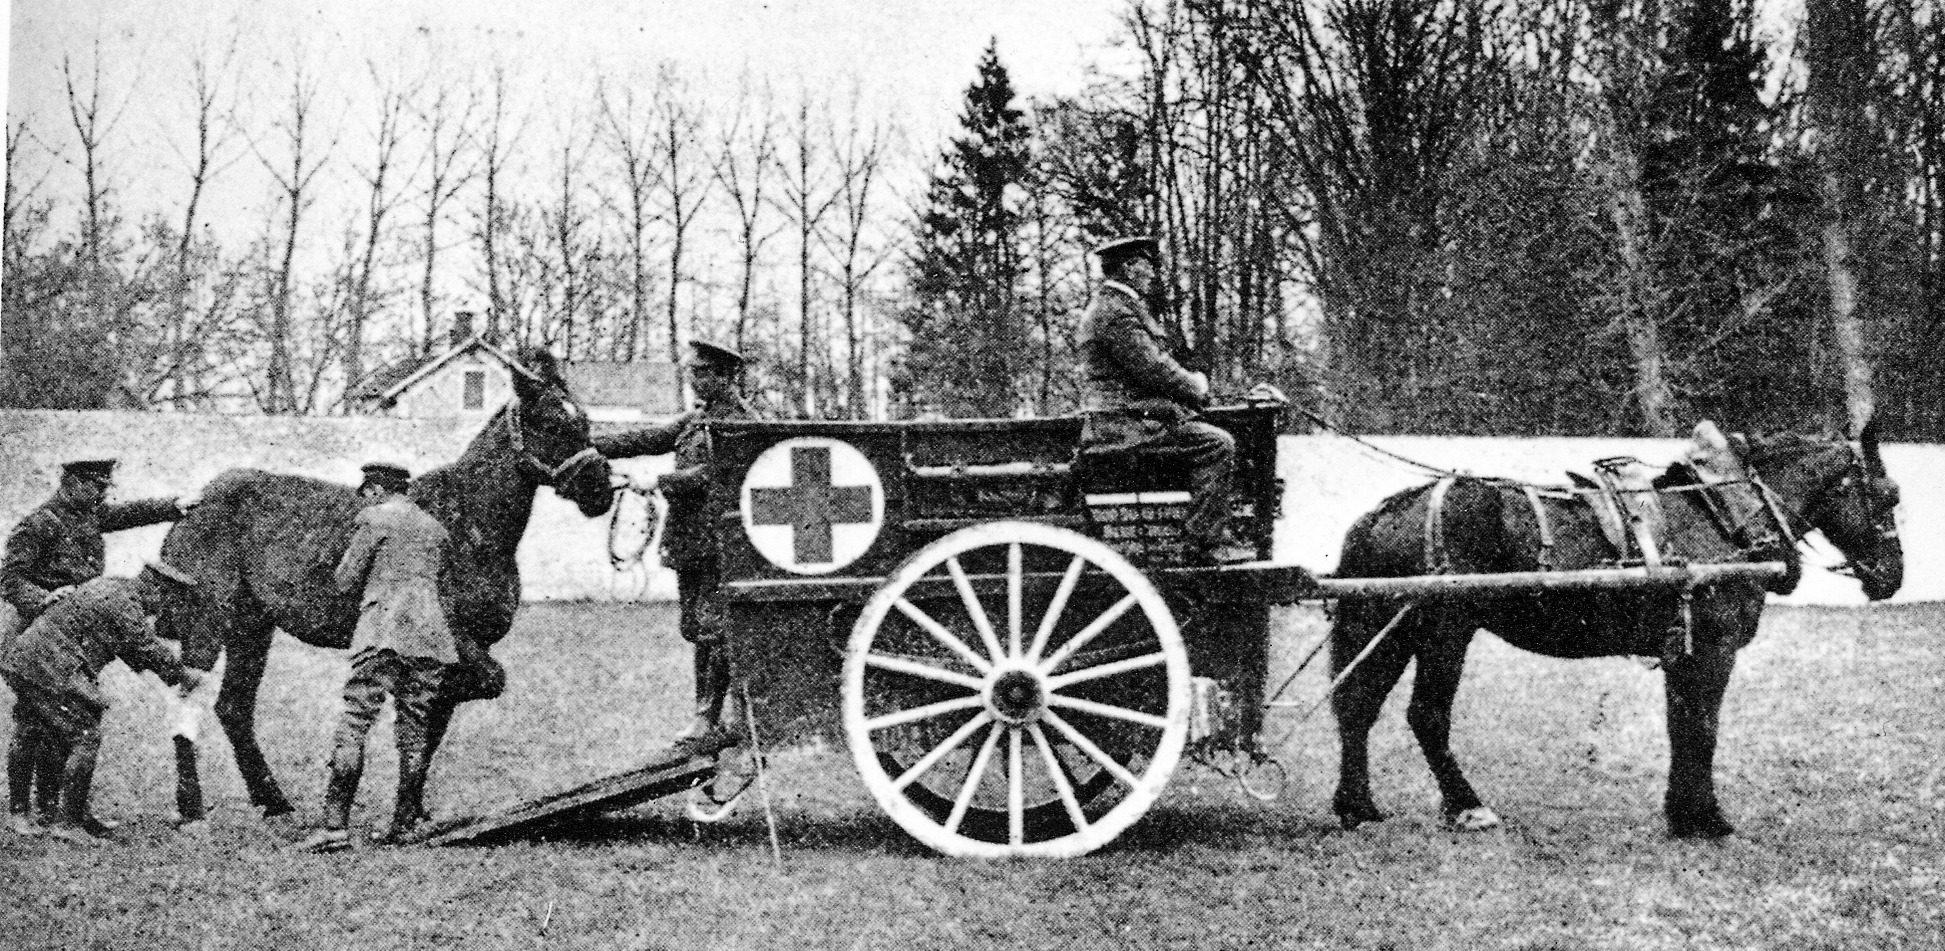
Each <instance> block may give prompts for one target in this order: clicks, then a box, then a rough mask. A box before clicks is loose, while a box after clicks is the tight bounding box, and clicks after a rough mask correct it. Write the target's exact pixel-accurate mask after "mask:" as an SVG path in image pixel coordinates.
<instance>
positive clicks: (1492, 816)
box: [1445, 806, 1499, 832]
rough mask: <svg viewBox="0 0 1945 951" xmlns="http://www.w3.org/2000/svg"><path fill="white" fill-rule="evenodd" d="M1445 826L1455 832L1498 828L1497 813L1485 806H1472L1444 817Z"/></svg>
mask: <svg viewBox="0 0 1945 951" xmlns="http://www.w3.org/2000/svg"><path fill="white" fill-rule="evenodd" d="M1445 827H1446V828H1448V829H1451V830H1453V831H1455V832H1484V831H1486V830H1487V829H1497V828H1499V813H1497V812H1494V811H1492V809H1491V808H1490V807H1487V806H1473V807H1472V808H1470V809H1467V810H1465V811H1464V812H1455V813H1453V814H1451V815H1448V816H1446V817H1445Z"/></svg>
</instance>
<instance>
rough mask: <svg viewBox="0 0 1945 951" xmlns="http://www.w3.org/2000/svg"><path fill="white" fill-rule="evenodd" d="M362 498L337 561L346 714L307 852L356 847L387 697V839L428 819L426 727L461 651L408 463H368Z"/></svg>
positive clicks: (439, 535) (438, 537) (437, 550)
mask: <svg viewBox="0 0 1945 951" xmlns="http://www.w3.org/2000/svg"><path fill="white" fill-rule="evenodd" d="M364 473H365V481H364V484H363V485H360V486H359V487H358V493H359V494H360V495H362V496H364V497H365V498H366V499H367V500H369V501H370V502H371V503H372V504H370V505H367V506H366V507H365V508H363V509H361V510H360V511H359V512H358V515H357V517H356V518H354V519H353V524H354V526H355V527H354V528H353V530H352V533H351V542H350V544H349V545H348V546H347V547H346V549H345V553H344V557H343V558H342V559H340V560H339V562H338V569H337V579H336V580H337V586H338V591H339V592H340V593H343V594H355V595H357V596H358V605H359V607H358V627H357V629H356V630H355V631H353V632H352V635H351V676H350V678H349V679H347V680H346V681H345V685H344V713H343V714H342V715H341V716H340V718H339V720H338V728H337V732H336V734H335V735H334V736H333V738H332V744H331V777H330V780H329V781H328V782H327V784H326V786H325V792H324V811H323V823H322V826H321V827H320V828H318V829H317V830H316V831H314V832H313V833H312V834H311V835H310V836H309V837H307V838H305V839H304V840H303V841H302V842H301V843H299V844H298V848H299V849H301V850H302V851H306V852H338V851H342V850H344V849H346V848H348V847H350V845H351V834H350V832H349V827H350V824H351V804H352V802H353V800H355V799H356V798H357V796H358V784H359V782H360V780H362V779H363V778H364V773H365V737H366V736H367V735H368V734H370V732H371V728H372V724H374V723H376V722H377V720H378V715H379V713H380V712H381V711H382V710H383V709H384V706H385V699H386V698H387V697H390V698H391V700H392V707H393V710H394V713H395V714H396V720H395V721H394V724H393V731H394V733H393V735H394V739H395V741H396V742H397V744H398V796H397V798H396V799H394V800H393V808H392V824H391V827H390V828H389V829H388V830H386V831H385V832H384V833H382V834H380V835H379V836H377V838H378V840H379V841H381V842H393V843H396V842H403V841H407V840H409V839H410V838H411V837H412V836H413V834H414V833H415V831H416V830H417V828H418V827H419V825H420V824H421V823H422V822H424V821H425V818H426V813H425V781H426V771H427V768H428V767H429V765H430V763H429V758H428V756H427V751H426V746H427V743H426V722H427V715H428V711H429V710H430V709H431V707H432V700H433V698H434V697H436V696H437V695H438V693H439V683H440V680H441V678H442V677H443V675H444V672H445V668H446V667H448V666H450V665H452V664H457V663H458V662H459V648H458V644H457V643H456V642H455V641H454V640H453V633H452V627H451V626H450V625H449V624H448V623H447V621H446V610H445V605H444V603H443V602H442V600H441V599H440V597H439V572H440V569H441V567H442V565H443V564H444V562H445V558H446V548H447V541H448V535H447V533H446V528H445V526H443V525H441V524H439V521H438V520H437V519H435V518H433V517H432V516H430V515H427V514H426V513H425V511H424V510H423V509H420V508H419V507H418V506H417V505H415V504H413V502H412V500H411V499H410V498H407V497H406V494H405V493H406V492H407V491H408V490H409V489H410V488H411V486H412V481H411V474H410V473H409V472H407V471H406V469H405V467H404V466H401V465H397V464H395V463H390V462H373V463H367V464H366V465H365V466H364Z"/></svg>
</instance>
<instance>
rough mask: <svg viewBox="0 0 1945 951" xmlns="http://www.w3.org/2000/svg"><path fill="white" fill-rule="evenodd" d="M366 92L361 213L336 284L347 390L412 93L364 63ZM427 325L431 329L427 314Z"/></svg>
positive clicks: (360, 373)
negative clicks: (370, 99) (370, 118)
mask: <svg viewBox="0 0 1945 951" xmlns="http://www.w3.org/2000/svg"><path fill="white" fill-rule="evenodd" d="M367 66H368V71H369V73H370V75H371V80H372V91H373V92H374V93H375V95H376V99H375V100H374V105H375V107H376V114H375V116H374V123H375V125H374V127H373V129H372V150H371V152H370V158H369V162H368V163H366V164H354V166H353V174H355V175H356V176H357V177H358V180H359V181H360V182H361V183H363V185H364V203H363V209H362V213H361V216H360V219H359V221H358V223H357V224H356V226H355V231H354V232H353V233H351V234H349V235H347V241H346V243H347V245H348V247H347V249H346V250H347V251H348V252H349V253H348V255H347V266H346V273H345V274H344V279H343V281H342V286H343V293H342V297H343V300H342V306H343V310H342V311H340V312H341V313H342V314H343V335H344V343H343V366H344V384H345V387H346V390H347V392H348V391H349V389H350V387H352V386H354V385H356V384H357V382H358V381H359V380H361V379H363V378H364V356H365V327H366V325H367V324H368V323H369V322H370V320H371V317H372V313H373V312H374V310H376V309H377V308H378V306H379V305H380V294H379V293H378V288H377V286H376V283H377V271H378V268H379V263H380V262H379V259H378V255H379V247H380V246H381V245H382V244H383V243H384V242H385V240H386V237H387V234H388V231H387V220H388V219H389V218H390V217H391V215H392V212H393V211H395V210H396V209H397V208H398V206H399V204H400V203H401V202H402V201H403V200H404V190H403V189H402V188H401V187H400V186H399V183H398V169H397V163H398V156H399V149H400V140H401V135H402V131H401V124H402V123H403V121H404V118H405V112H406V104H407V102H408V101H409V100H410V99H411V98H413V95H414V91H413V90H411V89H407V88H404V87H402V86H401V85H400V84H399V83H398V82H397V81H396V80H394V79H390V78H388V77H386V76H384V75H383V74H382V73H381V71H380V68H379V66H378V64H377V63H375V62H373V63H368V64H367ZM426 317H427V324H428V326H430V324H431V314H430V313H429V312H428V313H427V315H426Z"/></svg>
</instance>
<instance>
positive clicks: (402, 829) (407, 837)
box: [373, 747, 431, 845]
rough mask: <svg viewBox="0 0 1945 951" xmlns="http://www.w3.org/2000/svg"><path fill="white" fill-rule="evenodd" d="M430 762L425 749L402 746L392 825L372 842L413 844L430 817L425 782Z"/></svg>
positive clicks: (399, 752)
mask: <svg viewBox="0 0 1945 951" xmlns="http://www.w3.org/2000/svg"><path fill="white" fill-rule="evenodd" d="M430 766H431V762H430V760H429V758H428V757H427V756H426V755H425V751H424V750H417V749H407V748H405V747H400V749H399V751H398V799H397V800H396V801H395V802H393V804H392V825H391V827H390V828H388V829H386V830H385V832H384V833H383V834H382V835H377V836H374V837H373V841H375V842H378V843H380V844H383V845H406V844H409V843H411V842H413V841H414V840H415V839H416V838H417V836H418V833H419V831H420V830H421V829H422V828H423V827H424V826H425V825H426V823H427V820H428V819H429V818H430V817H429V816H427V815H426V811H425V780H426V773H427V772H428V769H429V767H430Z"/></svg>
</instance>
